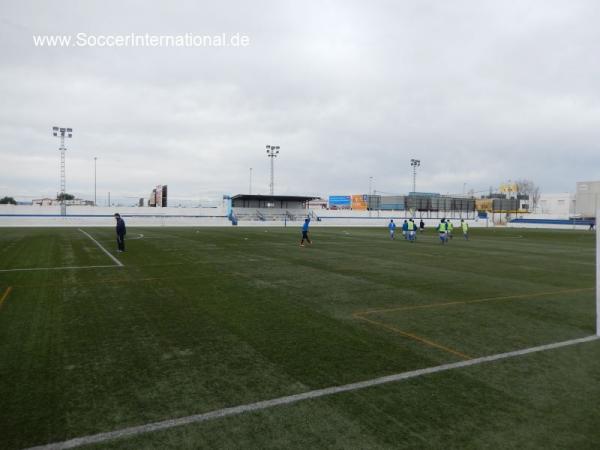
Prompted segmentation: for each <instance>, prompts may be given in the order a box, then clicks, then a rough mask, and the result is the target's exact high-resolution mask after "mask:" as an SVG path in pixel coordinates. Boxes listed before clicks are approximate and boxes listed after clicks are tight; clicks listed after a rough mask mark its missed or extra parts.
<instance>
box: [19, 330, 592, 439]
mask: <svg viewBox="0 0 600 450" xmlns="http://www.w3.org/2000/svg"><path fill="white" fill-rule="evenodd" d="M599 339H600V337H599V336H596V335H592V336H587V337H583V338H578V339H571V340H568V341H562V342H555V343H552V344H546V345H540V346H537V347H530V348H525V349H521V350H515V351H511V352H506V353H498V354H495V355H489V356H483V357H480V358H474V359H469V360H467V361H459V362H454V363H449V364H442V365H439V366H434V367H428V368H425V369H417V370H412V371H408V372H402V373H398V374H394V375H388V376H384V377H379V378H373V379H371V380H365V381H360V382H357V383H350V384H345V385H341V386H332V387H328V388H323V389H315V390H312V391H308V392H303V393H300V394H294V395H288V396H284V397H278V398H274V399H270V400H263V401H259V402H255V403H248V404H245V405H238V406H233V407H230V408H223V409H218V410H215V411H210V412H207V413H202V414H194V415H191V416H185V417H179V418H175V419H167V420H163V421H159V422H152V423H148V424H144V425H138V426H134V427H128V428H122V429H120V430H114V431H108V432H104V433H98V434H92V435H88V436H81V437H78V438H74V439H69V440H66V441H62V442H54V443H51V444H46V445H40V446H35V447H29V448H28V449H26V450H54V449H67V448H75V447H80V446H83V445H90V444H96V443H101V442H106V441H111V440H114V439H119V438H127V437H133V436H137V435H141V434H146V433H151V432H155V431H161V430H168V429H170V428H175V427H179V426H183V425H190V424H196V423H202V422H207V421H210V420H215V419H219V418H223V417H230V416H236V415H239V414H243V413H247V412H253V411H262V410H266V409H269V408H273V407H276V406H281V405H290V404H294V403H298V402H301V401H304V400H311V399H317V398H321V397H327V396H330V395H334V394H340V393H343V392H352V391H357V390H361V389H366V388H369V387H373V386H379V385H383V384H388V383H395V382H400V381H404V380H408V379H412V378H418V377H422V376H425V375H430V374H434V373H439V372H446V371H449V370H454V369H460V368H463V367H470V366H476V365H479V364H485V363H490V362H494V361H499V360H503V359H508V358H514V357H518V356H523V355H528V354H532V353H539V352H544V351H548V350H554V349H558V348H563V347H569V346H573V345H578V344H583V343H586V342H592V341H596V340H599Z"/></svg>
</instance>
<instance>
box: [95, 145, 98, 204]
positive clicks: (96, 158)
mask: <svg viewBox="0 0 600 450" xmlns="http://www.w3.org/2000/svg"><path fill="white" fill-rule="evenodd" d="M97 160H98V157H97V156H94V206H98V203H96V161H97Z"/></svg>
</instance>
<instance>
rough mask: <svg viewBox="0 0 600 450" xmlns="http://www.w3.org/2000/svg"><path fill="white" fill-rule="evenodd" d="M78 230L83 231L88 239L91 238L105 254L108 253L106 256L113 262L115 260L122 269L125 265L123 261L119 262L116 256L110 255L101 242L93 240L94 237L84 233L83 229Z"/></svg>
mask: <svg viewBox="0 0 600 450" xmlns="http://www.w3.org/2000/svg"><path fill="white" fill-rule="evenodd" d="M78 230H79V231H81V232H82V233H83V234H85V235H86V236H87V237H89V238H90V239H91V240H92V241H94V243H95V244H96V245H97V246H98V247H100V250H102V251H103V252H104V253H106V254H107V255H108V256H109V257H110V259H112V260H113V261H114V262H115V263H116V264H117V265H118V266H121V267H122V266H123V265H124V264H123V263H122V262H121V261H119V260H118V259H117V258H115V256H114V255H113V254H112V253H110V252H109V251H108V250H106V249H105V248H104V247H103V246H102V244H100V242H98V241H97V240H96V239H94V238H93V237H92V236H91V235H90V234H88V233H86V232H85V231H83V230H82V229H81V228H78Z"/></svg>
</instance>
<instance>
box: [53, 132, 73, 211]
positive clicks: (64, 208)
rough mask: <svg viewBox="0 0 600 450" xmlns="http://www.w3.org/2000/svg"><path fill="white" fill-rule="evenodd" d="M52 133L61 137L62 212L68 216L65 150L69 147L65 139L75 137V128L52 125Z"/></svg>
mask: <svg viewBox="0 0 600 450" xmlns="http://www.w3.org/2000/svg"><path fill="white" fill-rule="evenodd" d="M52 135H53V136H54V137H58V138H59V139H60V147H59V148H58V149H59V150H60V193H61V196H60V214H61V215H62V216H66V215H67V206H66V204H65V193H66V188H67V181H66V175H65V152H66V151H67V147H65V139H70V138H72V137H73V128H61V127H52Z"/></svg>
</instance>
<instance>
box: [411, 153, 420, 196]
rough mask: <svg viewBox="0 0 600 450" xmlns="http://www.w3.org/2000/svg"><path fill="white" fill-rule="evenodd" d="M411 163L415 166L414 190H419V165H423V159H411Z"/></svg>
mask: <svg viewBox="0 0 600 450" xmlns="http://www.w3.org/2000/svg"><path fill="white" fill-rule="evenodd" d="M410 165H411V166H412V168H413V192H417V167H419V166H420V165H421V160H420V159H411V160H410Z"/></svg>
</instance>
